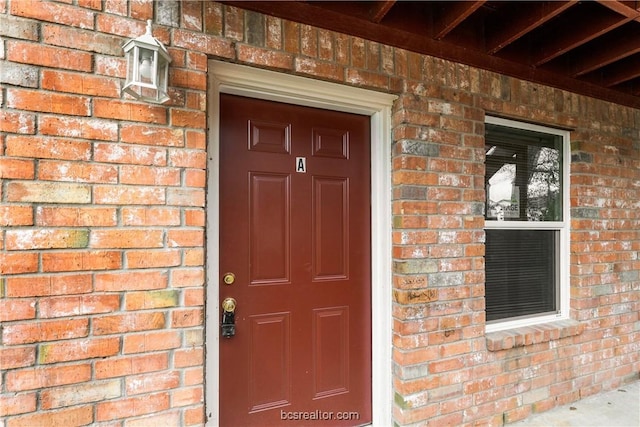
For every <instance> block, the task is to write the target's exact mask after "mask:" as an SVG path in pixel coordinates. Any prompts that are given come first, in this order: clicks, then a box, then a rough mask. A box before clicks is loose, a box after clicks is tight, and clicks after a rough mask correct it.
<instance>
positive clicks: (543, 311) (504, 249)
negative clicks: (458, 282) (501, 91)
mask: <svg viewBox="0 0 640 427" xmlns="http://www.w3.org/2000/svg"><path fill="white" fill-rule="evenodd" d="M568 150H569V138H568V132H566V131H562V130H557V129H551V128H546V127H542V126H535V125H530V124H526V123H519V122H514V121H511V120H504V119H498V118H493V117H487V120H486V128H485V151H486V160H485V186H486V194H487V200H486V202H487V205H486V210H485V220H486V221H485V232H486V253H485V275H486V285H485V297H486V317H487V330H488V331H492V330H500V329H505V328H508V327H516V326H524V325H530V324H535V323H541V322H544V321H550V320H556V319H558V318H563V317H564V318H566V317H567V313H568V266H567V264H568V263H567V260H568V251H567V244H568V209H569V206H568V200H569V198H568V161H569V160H568V159H569V157H568V154H569V151H568Z"/></svg>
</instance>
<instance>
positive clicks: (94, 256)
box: [42, 251, 122, 272]
mask: <svg viewBox="0 0 640 427" xmlns="http://www.w3.org/2000/svg"><path fill="white" fill-rule="evenodd" d="M121 267H122V255H121V253H120V252H119V251H89V252H86V251H74V252H66V251H65V252H45V253H43V254H42V271H44V272H60V271H93V270H113V269H118V268H121Z"/></svg>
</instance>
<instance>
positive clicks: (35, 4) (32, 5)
mask: <svg viewBox="0 0 640 427" xmlns="http://www.w3.org/2000/svg"><path fill="white" fill-rule="evenodd" d="M10 11H11V14H12V15H16V16H24V17H27V18H34V19H37V20H41V21H48V22H55V23H56V24H64V25H70V26H72V27H80V28H93V20H94V16H95V14H94V13H93V12H91V11H88V10H84V9H81V8H78V7H75V6H71V5H66V4H62V3H53V2H48V1H43V0H20V1H17V2H11V9H10Z"/></svg>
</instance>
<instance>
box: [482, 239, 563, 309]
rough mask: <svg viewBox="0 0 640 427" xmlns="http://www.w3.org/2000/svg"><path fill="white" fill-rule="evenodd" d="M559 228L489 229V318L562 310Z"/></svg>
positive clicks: (487, 295)
mask: <svg viewBox="0 0 640 427" xmlns="http://www.w3.org/2000/svg"><path fill="white" fill-rule="evenodd" d="M558 239H559V231H557V230H497V229H487V230H486V249H487V250H486V258H485V261H486V266H485V272H486V288H485V295H486V313H487V321H491V320H499V319H505V318H513V317H519V316H527V315H533V314H545V313H553V312H556V311H557V309H558V301H557V295H558V291H557V289H558V280H559V279H558V273H559V272H558V265H557V263H556V259H557V255H558Z"/></svg>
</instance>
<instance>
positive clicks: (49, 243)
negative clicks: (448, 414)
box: [5, 228, 89, 251]
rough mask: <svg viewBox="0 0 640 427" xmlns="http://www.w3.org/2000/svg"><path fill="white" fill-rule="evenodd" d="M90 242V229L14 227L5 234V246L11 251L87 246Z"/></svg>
mask: <svg viewBox="0 0 640 427" xmlns="http://www.w3.org/2000/svg"><path fill="white" fill-rule="evenodd" d="M88 243H89V230H88V229H72V228H70V229H63V228H37V229H13V230H8V231H7V232H6V234H5V248H6V249H7V250H10V251H15V250H27V249H63V248H85V247H87V246H88Z"/></svg>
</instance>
